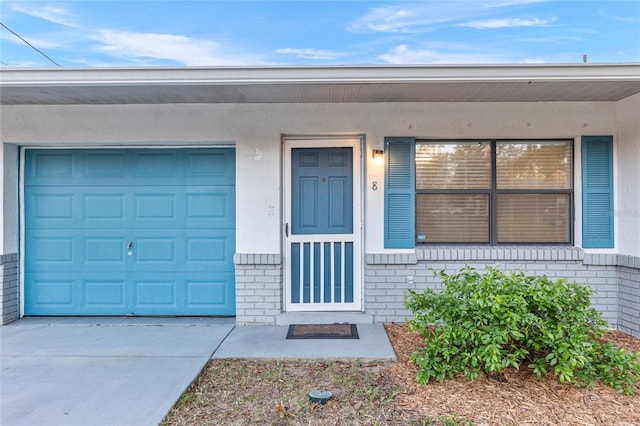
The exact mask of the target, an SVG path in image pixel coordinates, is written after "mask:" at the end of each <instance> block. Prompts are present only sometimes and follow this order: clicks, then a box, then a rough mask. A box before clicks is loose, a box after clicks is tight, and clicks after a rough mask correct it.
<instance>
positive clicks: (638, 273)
mask: <svg viewBox="0 0 640 426" xmlns="http://www.w3.org/2000/svg"><path fill="white" fill-rule="evenodd" d="M618 280H619V285H618V302H619V303H618V330H620V331H624V332H625V333H627V334H630V335H632V336H636V337H640V257H633V256H624V255H618Z"/></svg>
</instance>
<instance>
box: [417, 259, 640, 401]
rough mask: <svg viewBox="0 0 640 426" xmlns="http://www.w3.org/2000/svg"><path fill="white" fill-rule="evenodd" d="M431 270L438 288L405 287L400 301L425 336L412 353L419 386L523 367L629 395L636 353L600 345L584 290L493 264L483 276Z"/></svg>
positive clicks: (599, 326) (639, 368) (599, 325)
mask: <svg viewBox="0 0 640 426" xmlns="http://www.w3.org/2000/svg"><path fill="white" fill-rule="evenodd" d="M436 275H439V276H440V277H441V278H442V280H443V283H444V286H445V288H444V290H443V291H441V292H439V293H438V292H435V291H433V290H431V289H427V290H425V291H424V292H423V293H417V292H415V291H411V290H410V291H409V294H407V296H406V298H405V305H406V306H407V308H409V309H410V310H411V311H412V312H413V314H414V315H415V317H414V318H413V319H412V320H410V321H409V327H410V328H411V329H412V330H415V331H418V332H419V333H420V334H421V335H423V336H424V337H425V346H424V347H422V348H420V349H419V350H418V351H417V352H415V353H414V354H413V360H414V362H415V363H416V364H417V365H418V367H419V370H418V376H417V381H418V382H419V383H423V384H426V383H428V382H429V381H430V380H431V379H436V380H438V381H443V380H444V379H445V378H446V377H453V376H454V375H455V374H457V373H464V374H465V375H466V376H467V377H468V378H470V379H474V378H476V377H478V376H480V374H482V373H490V374H491V373H494V374H495V373H499V372H501V371H502V370H503V369H504V368H507V367H514V368H517V369H519V368H520V367H521V366H522V365H525V366H527V367H529V368H531V369H532V370H533V372H534V373H535V374H536V376H537V377H538V378H540V377H541V376H543V375H547V374H548V373H549V372H552V373H553V375H554V376H555V377H557V379H558V381H560V382H561V383H573V384H576V385H579V386H584V385H588V384H592V383H593V381H594V380H601V381H602V382H603V383H605V384H607V385H609V386H612V387H614V388H615V389H616V390H618V392H624V393H626V394H632V393H633V392H634V390H635V385H636V383H637V382H638V381H640V353H629V352H625V351H624V350H623V349H621V348H619V347H616V346H614V345H612V344H611V343H603V341H602V340H601V338H602V336H603V335H604V333H605V331H606V328H605V327H606V326H607V323H606V321H604V320H603V319H602V317H601V315H600V313H599V312H598V311H596V310H595V309H594V308H592V307H591V303H590V300H589V296H590V295H591V294H592V293H593V290H592V289H591V287H589V286H584V285H580V284H578V283H575V282H572V283H569V282H567V281H566V280H562V279H560V280H557V281H555V282H552V281H551V280H550V279H549V278H547V277H546V276H543V277H535V276H525V275H524V274H523V273H521V272H512V273H505V272H502V271H499V270H498V269H497V268H494V267H489V268H487V271H486V272H485V273H484V274H479V273H478V272H476V271H475V270H474V269H473V268H470V267H465V268H464V269H462V270H461V271H460V273H458V274H455V275H449V274H447V273H445V272H444V271H441V272H440V273H438V274H436Z"/></svg>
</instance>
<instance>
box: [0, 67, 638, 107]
mask: <svg viewBox="0 0 640 426" xmlns="http://www.w3.org/2000/svg"><path fill="white" fill-rule="evenodd" d="M637 93H640V64H580V65H547V64H544V65H539V64H537V65H475V66H465V65H460V66H334V67H251V68H247V67H235V68H231V67H224V68H86V69H3V70H2V72H1V73H0V103H1V104H2V105H40V104H44V105H55V104H164V103H234V104H235V103H333V102H338V103H341V102H553V101H618V100H621V99H624V98H626V97H628V96H632V95H634V94H637Z"/></svg>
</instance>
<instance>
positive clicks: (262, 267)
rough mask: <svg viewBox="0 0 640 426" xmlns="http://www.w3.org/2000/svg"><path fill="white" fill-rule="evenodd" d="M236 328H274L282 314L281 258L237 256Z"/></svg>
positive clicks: (277, 256) (268, 255)
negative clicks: (250, 325)
mask: <svg viewBox="0 0 640 426" xmlns="http://www.w3.org/2000/svg"><path fill="white" fill-rule="evenodd" d="M233 260H234V263H235V266H236V324H239V325H246V324H275V323H276V316H278V315H280V314H281V313H282V303H283V302H282V256H280V255H279V254H245V253H237V254H235V256H234V258H233Z"/></svg>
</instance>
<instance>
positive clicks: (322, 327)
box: [287, 323, 360, 339]
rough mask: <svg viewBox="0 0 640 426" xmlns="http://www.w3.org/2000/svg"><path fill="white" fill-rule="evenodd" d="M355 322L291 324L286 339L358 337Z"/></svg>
mask: <svg viewBox="0 0 640 426" xmlns="http://www.w3.org/2000/svg"><path fill="white" fill-rule="evenodd" d="M359 338H360V337H359V336H358V327H356V325H355V324H349V323H344V324H291V325H290V326H289V332H288V333H287V339H359Z"/></svg>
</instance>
